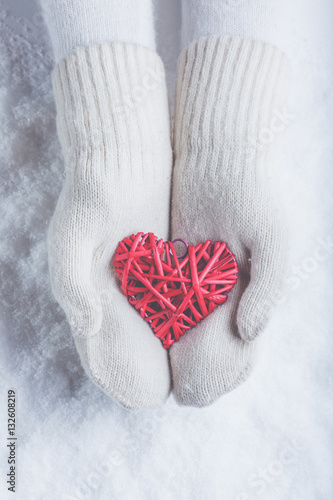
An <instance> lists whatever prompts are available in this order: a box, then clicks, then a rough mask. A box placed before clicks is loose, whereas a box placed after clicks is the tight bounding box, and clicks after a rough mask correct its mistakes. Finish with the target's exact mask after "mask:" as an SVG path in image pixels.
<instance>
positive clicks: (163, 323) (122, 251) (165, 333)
mask: <svg viewBox="0 0 333 500" xmlns="http://www.w3.org/2000/svg"><path fill="white" fill-rule="evenodd" d="M114 266H115V269H116V272H117V274H118V276H119V278H120V280H121V287H122V291H123V293H124V294H125V295H126V296H127V297H128V298H129V302H130V303H131V304H132V305H133V306H134V307H135V308H136V309H137V310H138V311H139V312H140V315H141V317H142V318H144V320H145V321H147V322H148V323H149V324H150V326H151V328H152V329H153V331H154V333H155V335H156V337H158V338H159V339H160V340H161V341H162V343H163V346H164V347H165V348H166V349H169V347H171V345H172V344H173V343H174V342H175V341H177V340H179V339H180V337H181V336H182V335H184V333H185V332H187V331H188V330H190V329H191V328H192V327H193V326H195V325H196V324H197V323H199V321H201V320H202V319H203V318H205V317H206V316H208V315H209V314H210V313H211V312H212V311H214V309H215V308H216V307H217V306H218V305H220V304H223V303H224V302H225V301H226V300H227V298H228V295H227V294H228V292H230V290H231V289H232V288H233V287H234V285H235V284H236V282H237V273H238V266H237V262H236V259H235V256H234V254H233V253H232V252H231V251H230V250H229V249H228V247H227V245H226V243H222V242H219V241H216V242H215V243H211V241H209V240H208V241H206V242H205V243H198V244H197V245H196V246H195V247H194V246H191V245H189V247H188V254H187V255H186V257H184V258H183V259H181V260H179V259H178V258H177V255H176V252H175V249H174V246H173V244H172V242H170V241H163V240H159V239H158V238H157V237H156V236H155V235H154V234H153V233H148V234H144V233H138V234H136V235H135V234H132V235H131V236H128V237H127V238H125V239H124V240H122V241H121V242H120V243H119V245H118V248H117V250H116V255H115V258H114Z"/></svg>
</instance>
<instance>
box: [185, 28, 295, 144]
mask: <svg viewBox="0 0 333 500" xmlns="http://www.w3.org/2000/svg"><path fill="white" fill-rule="evenodd" d="M287 75H288V60H287V57H286V56H285V55H284V54H283V53H282V52H281V51H280V50H279V49H277V48H275V47H273V46H272V45H268V44H265V43H262V42H258V41H252V40H243V39H241V38H234V37H229V36H224V37H211V38H202V39H200V40H199V41H198V42H195V43H192V44H191V45H189V47H188V48H187V49H186V50H184V51H183V52H182V53H181V55H180V57H179V61H178V79H177V97H176V118H175V129H176V133H175V149H176V151H178V150H180V149H181V148H184V147H189V148H192V149H193V148H194V149H210V148H215V147H220V148H221V146H222V147H223V146H233V145H235V144H237V147H239V144H240V141H241V143H242V144H243V145H244V146H245V149H246V145H248V144H250V143H252V142H253V141H256V140H257V139H258V137H259V135H260V133H262V131H263V130H265V129H266V128H269V127H270V124H271V123H272V120H273V121H274V113H275V112H276V111H277V112H279V111H280V112H281V109H283V103H284V98H285V89H286V84H287Z"/></svg>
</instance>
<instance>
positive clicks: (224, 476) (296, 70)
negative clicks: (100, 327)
mask: <svg viewBox="0 0 333 500" xmlns="http://www.w3.org/2000/svg"><path fill="white" fill-rule="evenodd" d="M287 3H288V2H287V0H281V5H282V7H283V6H284V5H286V4H287ZM166 4H167V5H166ZM290 4H292V5H290ZM0 7H1V15H0V106H1V120H0V136H1V143H0V157H1V166H0V183H1V185H0V189H1V212H0V213H1V216H0V235H1V236H0V259H1V267H0V304H1V306H0V307H1V316H0V329H1V336H2V341H1V351H0V377H1V385H0V387H1V398H0V401H1V405H0V429H1V439H0V470H1V474H0V496H1V498H2V499H5V500H6V499H7V498H17V499H18V500H60V499H61V500H62V499H64V500H75V499H76V500H81V499H84V500H86V499H89V500H90V499H91V500H95V499H96V500H110V499H117V500H118V499H119V500H127V499H130V500H132V499H136V500H141V499H142V500H150V499H151V500H159V499H161V500H168V499H170V500H171V499H172V500H174V499H177V500H178V499H179V500H187V499H189V500H196V499H198V500H199V499H200V500H253V499H257V498H258V499H263V500H331V499H332V498H333V475H332V465H333V457H332V453H333V402H332V390H333V369H332V363H333V332H332V324H333V322H332V309H333V308H332V284H331V281H332V280H331V279H329V277H330V276H331V275H332V271H333V225H332V209H333V196H332V194H333V176H332V173H331V169H332V161H333V140H332V133H333V121H332V113H333V90H332V89H333V64H332V47H333V32H332V20H333V5H332V2H331V0H318V1H316V2H313V1H312V0H295V1H294V2H289V5H288V9H287V8H285V9H283V8H282V9H281V16H282V17H283V23H282V25H283V26H284V27H285V32H284V33H282V34H281V37H280V38H281V40H280V45H281V46H282V48H283V49H284V50H285V51H286V52H287V53H288V55H289V57H290V60H291V63H292V69H293V85H292V92H291V98H290V104H291V110H292V113H293V114H294V115H295V118H294V119H293V120H292V122H291V124H290V125H289V127H288V129H287V130H286V135H287V136H288V137H287V139H288V143H289V148H288V150H289V151H290V154H289V162H287V163H286V164H285V165H282V166H281V181H282V184H283V188H284V193H285V203H286V204H287V206H289V211H290V221H291V227H292V236H291V244H292V261H293V263H292V267H291V268H290V277H291V278H293V279H292V281H291V285H290V290H289V293H288V295H287V296H286V297H285V300H284V301H283V303H282V304H281V305H280V306H279V307H278V311H277V313H276V314H275V316H274V319H273V321H272V322H271V324H270V327H269V328H268V329H267V332H266V334H265V335H264V337H263V340H262V346H261V358H260V362H259V364H258V366H257V369H256V371H255V373H254V375H253V376H252V377H251V378H250V380H249V381H248V382H247V383H246V384H244V385H243V386H242V387H240V388H239V389H237V390H236V391H234V392H233V393H231V394H229V395H227V396H225V397H223V398H222V399H221V400H220V401H218V402H217V403H216V404H215V405H213V406H212V407H210V408H206V409H200V410H197V409H192V408H180V407H178V406H177V405H176V403H175V402H174V400H173V399H172V398H170V400H169V401H168V403H167V404H166V406H165V407H164V408H163V409H161V410H160V411H145V412H138V413H129V412H127V411H125V410H123V409H122V408H120V407H119V406H118V405H117V404H115V403H113V402H112V401H111V400H110V399H108V398H107V397H106V396H105V395H104V394H103V393H102V392H101V391H99V390H98V388H97V387H96V386H95V385H93V383H92V382H90V380H88V378H87V377H86V375H85V373H84V371H83V369H82V368H81V366H80V362H79V358H78V355H77V354H76V351H75V347H74V342H73V340H72V338H71V335H70V330H69V327H68V325H67V322H66V320H65V318H64V315H63V313H62V311H61V309H60V308H59V307H58V306H57V304H56V303H55V301H54V299H53V297H52V295H51V292H50V287H49V278H48V270H47V257H46V244H45V237H46V231H47V227H48V224H49V220H50V217H51V215H52V212H53V210H54V206H55V202H56V199H57V197H58V194H59V191H60V188H61V183H62V172H63V165H62V158H61V153H60V148H59V143H58V140H57V138H56V131H55V109H54V104H53V98H52V93H51V82H50V72H51V70H52V67H53V62H52V55H51V52H50V47H49V42H48V38H47V33H46V30H45V28H44V27H43V25H42V22H41V18H40V15H39V10H38V6H37V3H34V2H33V0H20V1H19V0H15V1H14V0H2V2H0ZM5 7H6V9H8V12H5V10H4V9H5ZM158 9H159V18H160V21H159V22H158V24H159V26H160V28H161V40H160V42H163V44H164V49H163V50H162V49H161V54H162V56H163V57H164V59H165V62H166V66H167V69H168V72H169V79H170V88H172V82H173V75H174V68H175V58H176V56H177V39H178V34H177V29H178V28H179V25H180V14H179V8H178V2H177V1H176V0H172V1H171V0H168V2H166V1H165V0H164V1H163V0H159V2H158ZM162 19H163V23H162ZM9 388H14V389H15V390H16V392H17V395H18V422H17V428H18V478H17V479H18V483H17V484H18V487H17V493H16V496H15V497H14V496H13V494H11V493H7V491H6V484H5V481H6V479H5V474H7V472H8V470H7V468H8V465H7V464H6V460H7V455H8V451H7V450H8V449H7V448H6V443H7V441H6V437H7V432H6V427H7V424H6V420H7V415H6V398H7V390H8V389H9Z"/></svg>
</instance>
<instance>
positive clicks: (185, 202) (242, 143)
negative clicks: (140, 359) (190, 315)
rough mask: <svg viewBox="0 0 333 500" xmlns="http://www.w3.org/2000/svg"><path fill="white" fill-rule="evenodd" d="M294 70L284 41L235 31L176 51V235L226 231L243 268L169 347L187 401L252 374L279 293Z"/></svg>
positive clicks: (213, 395)
mask: <svg viewBox="0 0 333 500" xmlns="http://www.w3.org/2000/svg"><path fill="white" fill-rule="evenodd" d="M287 73H288V63H287V60H286V57H285V56H284V54H283V53H282V52H280V51H279V50H278V49H277V48H275V47H273V46H270V45H267V44H264V43H261V42H256V41H248V40H243V39H240V38H233V37H222V38H218V37H211V38H208V39H201V40H200V41H198V42H197V43H193V44H191V45H190V46H189V47H188V49H187V50H185V51H184V52H183V53H182V54H181V56H180V58H179V63H178V85H177V97H176V117H175V136H174V148H175V168H174V178H173V207H172V237H173V238H176V237H182V238H185V239H186V240H187V241H188V243H190V244H195V243H196V242H198V241H204V240H206V239H208V238H209V239H211V240H213V241H214V240H216V241H225V242H226V243H227V245H228V247H229V248H230V250H231V251H232V252H233V253H234V254H235V256H236V259H237V261H238V264H239V268H240V274H239V281H238V283H237V285H236V287H235V288H234V289H233V290H232V291H231V292H230V296H229V299H228V301H227V302H226V304H224V305H223V307H221V308H219V309H217V310H216V311H214V312H213V313H212V314H211V316H210V317H209V318H207V319H206V320H204V321H202V323H201V324H199V325H198V326H197V327H196V328H195V330H193V332H191V335H188V336H186V335H185V336H184V337H183V338H182V339H181V340H180V341H179V343H178V344H177V345H174V346H172V347H171V364H172V371H173V377H174V386H175V394H176V397H177V399H178V401H179V402H180V403H182V404H192V405H195V406H203V405H207V404H210V403H212V402H213V401H215V400H216V399H217V398H218V397H219V396H220V395H221V394H223V393H225V392H228V391H230V390H231V389H233V388H235V387H236V386H237V385H238V384H239V383H240V382H242V381H243V380H245V379H246V377H247V375H248V374H249V373H250V371H251V369H252V366H253V363H254V356H255V350H256V342H249V341H253V340H254V339H255V338H256V337H257V336H258V335H259V334H260V333H261V332H262V331H263V329H264V327H265V325H266V323H267V321H268V319H269V317H270V315H271V312H272V310H273V309H274V305H275V304H276V302H277V298H278V297H279V296H280V293H281V287H282V281H283V278H284V272H285V265H286V238H285V227H284V222H283V217H282V215H281V213H280V210H279V205H280V203H279V199H278V197H277V196H276V194H275V186H274V184H275V182H272V181H273V179H274V166H275V165H278V164H279V161H280V158H279V154H278V153H279V151H280V150H281V144H280V139H281V136H282V131H283V130H284V128H285V124H284V121H285V120H284V121H283V118H284V116H285V112H286V111H285V94H286V85H287V81H288V79H287ZM281 117H282V118H281Z"/></svg>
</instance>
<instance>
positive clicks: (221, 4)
mask: <svg viewBox="0 0 333 500" xmlns="http://www.w3.org/2000/svg"><path fill="white" fill-rule="evenodd" d="M280 8H281V5H280V2H278V1H277V0H255V1H253V0H182V47H183V48H186V47H187V46H188V45H189V44H190V43H191V42H194V41H197V40H199V39H200V38H202V37H210V36H213V35H219V36H221V35H230V36H239V37H242V38H247V39H250V40H260V41H262V42H266V43H274V42H275V39H276V36H277V34H278V32H279V28H278V22H277V19H278V13H279V9H280Z"/></svg>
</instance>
